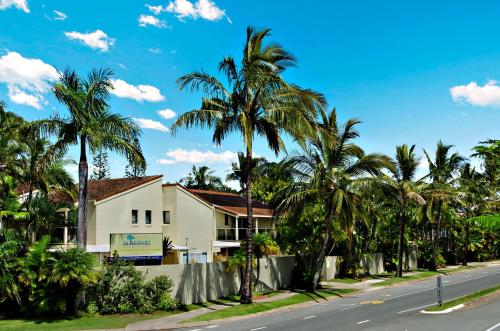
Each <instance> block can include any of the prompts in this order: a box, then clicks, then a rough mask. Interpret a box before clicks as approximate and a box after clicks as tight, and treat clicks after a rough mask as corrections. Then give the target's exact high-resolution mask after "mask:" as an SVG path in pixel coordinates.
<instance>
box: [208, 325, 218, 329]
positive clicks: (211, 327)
mask: <svg viewBox="0 0 500 331" xmlns="http://www.w3.org/2000/svg"><path fill="white" fill-rule="evenodd" d="M217 327H219V326H218V325H209V326H207V329H214V328H217Z"/></svg>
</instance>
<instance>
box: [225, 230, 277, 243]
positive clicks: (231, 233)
mask: <svg viewBox="0 0 500 331" xmlns="http://www.w3.org/2000/svg"><path fill="white" fill-rule="evenodd" d="M265 232H266V233H269V234H271V236H272V237H273V238H274V234H275V233H274V230H273V229H271V228H258V229H254V233H265ZM236 234H238V236H236ZM245 239H247V228H223V229H217V240H245Z"/></svg>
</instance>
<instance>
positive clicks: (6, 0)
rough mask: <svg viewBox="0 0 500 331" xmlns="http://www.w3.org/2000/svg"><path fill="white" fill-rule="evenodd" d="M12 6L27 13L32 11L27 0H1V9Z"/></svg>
mask: <svg viewBox="0 0 500 331" xmlns="http://www.w3.org/2000/svg"><path fill="white" fill-rule="evenodd" d="M10 7H14V8H17V9H20V10H22V11H23V12H25V13H29V12H30V9H29V7H28V1H27V0H0V10H5V9H8V8H10Z"/></svg>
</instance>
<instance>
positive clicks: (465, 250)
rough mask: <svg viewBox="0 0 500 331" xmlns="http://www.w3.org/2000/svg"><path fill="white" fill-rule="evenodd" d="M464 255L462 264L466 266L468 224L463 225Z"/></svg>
mask: <svg viewBox="0 0 500 331" xmlns="http://www.w3.org/2000/svg"><path fill="white" fill-rule="evenodd" d="M464 241H465V243H464V256H463V260H462V265H463V266H467V256H468V255H469V225H468V224H466V225H465V239H464Z"/></svg>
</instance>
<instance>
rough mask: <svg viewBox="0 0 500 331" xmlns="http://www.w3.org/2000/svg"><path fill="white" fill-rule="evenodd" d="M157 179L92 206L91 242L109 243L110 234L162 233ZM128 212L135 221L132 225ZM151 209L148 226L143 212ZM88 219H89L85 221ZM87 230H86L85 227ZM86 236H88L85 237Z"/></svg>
mask: <svg viewBox="0 0 500 331" xmlns="http://www.w3.org/2000/svg"><path fill="white" fill-rule="evenodd" d="M161 185H162V183H161V178H160V179H158V180H156V181H154V182H149V183H146V184H144V185H142V186H138V187H136V188H134V189H132V190H129V191H126V192H124V193H121V194H118V195H115V196H113V197H111V198H108V199H105V200H102V201H98V202H96V204H95V222H96V228H95V243H90V242H89V244H96V245H102V244H109V235H110V234H111V233H162V223H163V202H162V194H161V192H162V187H161ZM132 209H137V210H138V222H137V224H132ZM146 210H151V212H152V217H151V224H150V225H147V224H145V211H146ZM89 220H92V217H90V218H89ZM89 230H90V228H89ZM89 237H90V235H89Z"/></svg>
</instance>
